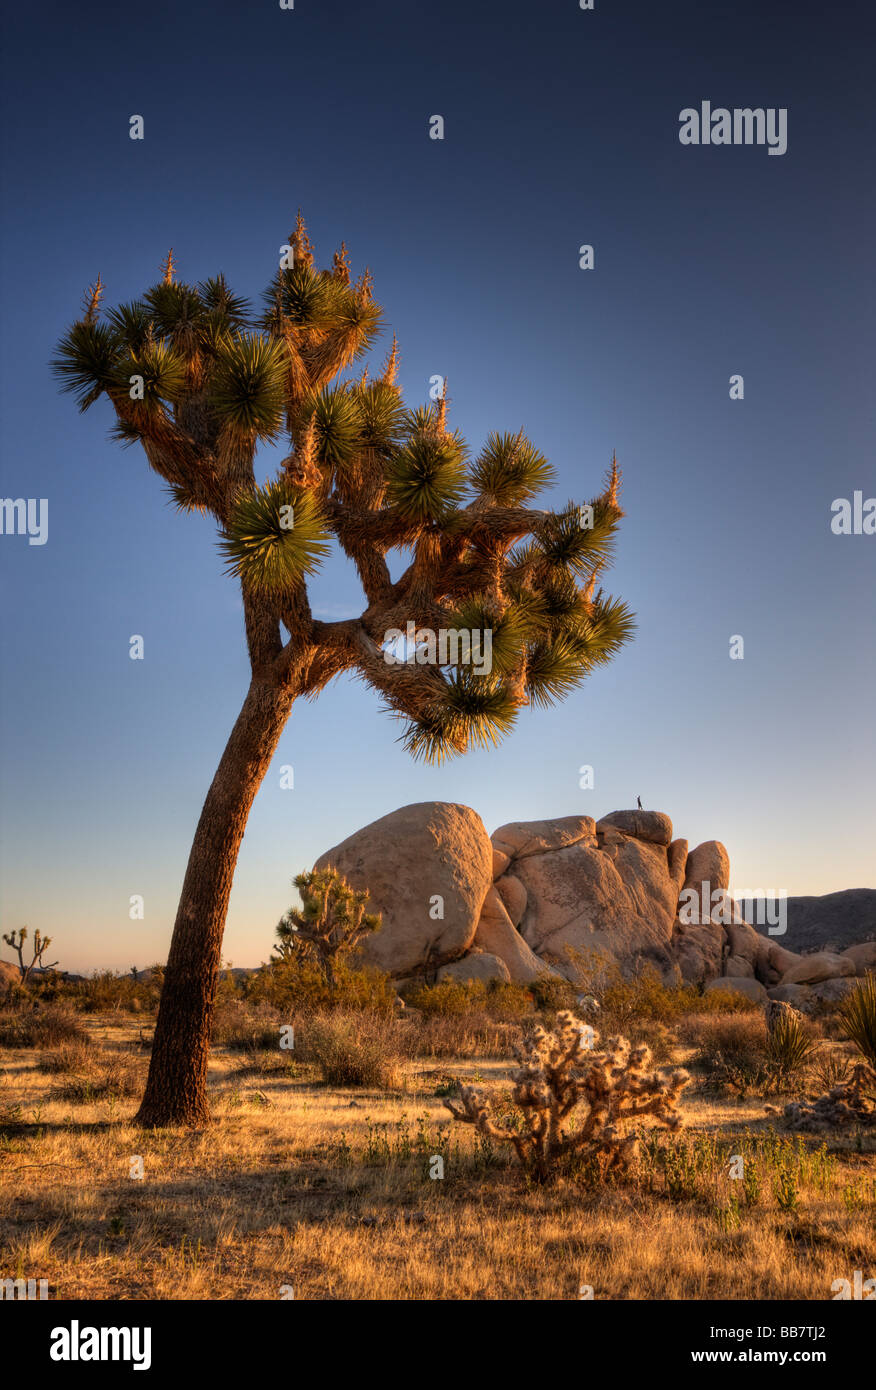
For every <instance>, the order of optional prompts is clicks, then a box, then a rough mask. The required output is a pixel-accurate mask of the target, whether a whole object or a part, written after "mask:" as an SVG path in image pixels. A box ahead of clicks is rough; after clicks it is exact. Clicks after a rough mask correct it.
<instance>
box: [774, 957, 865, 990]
mask: <svg viewBox="0 0 876 1390" xmlns="http://www.w3.org/2000/svg"><path fill="white" fill-rule="evenodd" d="M854 973H855V967H854V964H853V963H852V961H851V960H849V959H848V957H847V956H838V955H834V953H833V952H832V951H815V952H814V953H813V954H812V955H811V956H801V957H800V960H799V961H798V962H797V964H796V965H792V966H791V968H790V970H786V971H785V973H784V975H783V976H782V979H781V983H782V984H783V985H815V984H818V983H819V982H820V981H821V980H835V979H838V978H840V977H841V976H844V975H853V974H854Z"/></svg>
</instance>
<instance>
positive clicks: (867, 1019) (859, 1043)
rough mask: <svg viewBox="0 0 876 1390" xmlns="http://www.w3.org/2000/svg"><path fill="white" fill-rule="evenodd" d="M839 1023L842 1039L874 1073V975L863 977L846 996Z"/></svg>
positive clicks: (875, 998)
mask: <svg viewBox="0 0 876 1390" xmlns="http://www.w3.org/2000/svg"><path fill="white" fill-rule="evenodd" d="M839 1023H840V1027H841V1029H842V1034H843V1037H845V1038H847V1039H848V1041H849V1042H853V1043H854V1044H855V1047H856V1048H857V1049H858V1051H859V1052H860V1054H861V1056H862V1057H863V1058H864V1061H865V1062H866V1063H867V1065H868V1066H869V1067H872V1068H873V1069H874V1071H876V975H874V974H869V975H865V977H864V979H863V980H862V981H861V983H860V984H859V985H858V986H857V988H856V989H854V990H852V992H851V994H849V995H847V996H846V998H845V999H844V1000H843V1002H842V1005H841V1006H840V1010H839Z"/></svg>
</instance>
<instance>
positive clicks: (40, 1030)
mask: <svg viewBox="0 0 876 1390" xmlns="http://www.w3.org/2000/svg"><path fill="white" fill-rule="evenodd" d="M88 1040H89V1039H88V1033H87V1031H86V1030H85V1028H83V1026H82V1024H81V1023H80V1022H79V1019H78V1018H77V1017H76V1015H75V1014H74V1013H72V1012H71V1011H70V1010H69V1009H63V1008H59V1007H57V1006H55V1005H48V1006H46V1007H31V1008H29V1009H24V1008H22V1009H7V1010H5V1011H4V1012H3V1013H0V1046H4V1047H54V1046H57V1045H58V1044H59V1043H62V1042H74V1041H78V1042H82V1043H87V1042H88Z"/></svg>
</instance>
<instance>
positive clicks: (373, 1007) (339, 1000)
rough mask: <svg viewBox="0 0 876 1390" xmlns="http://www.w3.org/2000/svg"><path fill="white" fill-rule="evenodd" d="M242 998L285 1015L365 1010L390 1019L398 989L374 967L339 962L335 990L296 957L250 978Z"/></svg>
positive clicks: (317, 971) (318, 971)
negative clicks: (336, 1010)
mask: <svg viewBox="0 0 876 1390" xmlns="http://www.w3.org/2000/svg"><path fill="white" fill-rule="evenodd" d="M243 997H244V998H246V999H248V1000H252V1001H253V1002H254V1003H260V1002H264V1003H266V1004H271V1005H272V1006H273V1007H274V1008H276V1009H280V1010H282V1011H285V1012H289V1010H291V1009H295V1010H300V1011H301V1012H304V1013H310V1012H314V1011H316V1010H327V1009H340V1010H341V1011H342V1012H348V1011H350V1010H352V1009H362V1010H367V1011H368V1012H369V1013H373V1014H378V1015H381V1016H382V1017H384V1018H389V1017H391V1016H392V1013H393V1010H394V1007H395V988H394V986H393V984H392V982H391V981H390V978H389V976H388V975H387V974H385V973H383V972H382V971H380V970H376V969H373V968H372V967H367V968H363V969H357V968H355V967H354V966H352V965H351V964H350V963H349V962H348V961H345V960H338V961H336V962H335V966H334V989H333V990H332V989H330V988H329V986H328V984H327V983H326V980H325V977H324V975H323V973H322V971H321V969H320V968H319V966H318V965H317V964H316V963H315V962H314V961H311V960H308V959H307V958H306V957H299V956H297V955H295V956H291V957H289V959H287V960H282V961H271V962H270V963H269V964H268V965H266V966H263V967H262V969H261V970H259V971H257V972H256V973H255V974H253V975H251V976H250V977H249V978H248V979H247V980H246V981H245V982H244V986H243Z"/></svg>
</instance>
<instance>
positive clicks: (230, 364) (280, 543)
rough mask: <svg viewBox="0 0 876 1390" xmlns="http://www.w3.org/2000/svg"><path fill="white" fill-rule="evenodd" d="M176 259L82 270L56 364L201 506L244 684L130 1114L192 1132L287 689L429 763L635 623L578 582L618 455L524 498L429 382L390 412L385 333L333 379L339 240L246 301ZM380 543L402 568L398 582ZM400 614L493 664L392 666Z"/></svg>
mask: <svg viewBox="0 0 876 1390" xmlns="http://www.w3.org/2000/svg"><path fill="white" fill-rule="evenodd" d="M175 272H176V267H175V265H174V261H173V256H172V254H170V255H168V257H167V260H166V262H165V264H164V266H163V273H162V276H161V279H160V280H159V282H158V283H157V284H155V285H153V286H152V287H151V288H150V289H148V290H147V291H146V292H145V293H144V295H143V296H142V298H141V299H138V300H136V301H135V302H134V303H130V304H120V305H119V306H118V307H117V308H114V309H111V310H109V312H107V313H103V312H102V305H101V301H102V297H103V285H102V283H101V280H100V277H98V279H97V281H96V283H95V284H94V285H93V286H92V287H91V288H90V290H89V291H88V293H87V295H86V299H85V302H84V305H83V312H82V315H81V317H80V318H79V319H78V321H77V322H76V323H75V324H74V325H73V326H72V328H70V329H69V331H68V332H67V333H65V334H64V336H63V338H62V339H61V341H60V343H59V345H58V348H57V355H56V358H55V360H54V363H53V367H54V370H55V372H56V373H57V374H58V376H59V378H60V379H61V381H62V383H63V386H64V389H67V390H69V391H72V392H73V393H74V394H75V396H76V398H77V400H78V402H79V406H80V409H81V410H85V409H87V408H88V407H89V406H91V405H93V404H94V402H95V401H97V400H98V399H99V398H100V397H101V396H106V397H107V399H108V400H109V403H110V405H111V407H112V409H113V411H114V413H115V417H116V423H115V426H114V430H113V434H114V437H115V438H116V439H118V440H119V442H120V443H122V444H134V443H139V444H140V445H142V447H143V449H144V452H145V454H146V458H147V460H148V463H149V465H150V466H151V468H152V469H153V470H154V471H155V472H156V473H157V474H158V476H159V477H160V478H161V479H163V481H164V482H165V483H166V484H167V486H168V488H169V490H170V493H171V495H172V497H173V499H174V501H175V502H176V504H177V506H178V507H180V508H181V509H183V510H185V511H197V512H206V513H209V514H210V515H211V516H212V517H213V518H214V519H215V521H216V525H217V529H218V534H219V544H220V547H221V550H222V552H223V554H224V556H225V560H226V562H227V565H228V568H229V570H230V571H232V572H233V573H234V574H235V575H236V576H237V578H238V579H239V582H240V587H241V594H242V598H243V610H244V621H245V628H246V641H247V647H248V651H249V660H250V667H251V679H250V684H249V689H248V691H247V693H246V697H245V699H244V701H243V705H242V708H241V710H240V714H239V715H238V718H237V722H236V724H235V725H234V728H233V730H232V732H231V736H230V738H229V740H228V744H227V746H226V748H225V751H224V753H223V754H222V757H221V760H220V762H219V766H218V769H217V771H216V774H215V776H214V778H213V782H212V784H211V786H210V789H209V791H208V793H207V798H206V801H205V802H204V806H203V810H202V811H201V817H200V820H199V822H198V827H197V830H196V832H195V838H194V843H193V845H192V849H191V853H190V857H189V862H188V868H187V870H186V874H185V879H184V881H183V887H182V894H181V897H180V902H179V908H178V911H177V917H176V923H175V926H174V932H173V939H172V941H171V946H170V953H169V956H168V960H167V970H166V975H165V981H164V989H163V992H162V996H161V1005H160V1010H159V1015H158V1020H157V1024H156V1029H155V1041H154V1046H153V1051H152V1058H151V1064H150V1068H149V1078H148V1082H147V1086H146V1092H145V1095H144V1097H143V1102H142V1105H141V1107H140V1111H139V1115H138V1117H137V1118H138V1120H139V1123H140V1124H143V1125H170V1124H176V1123H181V1124H187V1125H194V1126H199V1125H202V1124H204V1123H206V1122H207V1120H208V1119H209V1110H208V1106H207V1098H206V1076H207V1058H208V1050H209V1039H210V1030H211V1026H212V1017H213V1010H214V1005H215V999H216V990H217V981H218V974H219V966H220V958H221V951H222V936H223V931H224V926H225V917H226V913H227V909H228V899H229V895H230V892H231V883H232V879H233V876H234V869H235V865H236V862H237V855H238V850H239V848H240V842H241V839H242V837H243V832H244V829H245V826H246V822H247V817H248V815H249V811H250V808H251V806H252V803H253V800H254V798H255V795H256V792H257V791H258V789H259V787H260V785H261V783H262V780H263V778H264V776H265V774H266V772H267V770H268V767H269V766H270V763H271V759H272V758H273V755H274V751H275V749H276V747H277V743H278V741H279V738H280V735H281V733H282V732H283V729H284V727H285V725H286V721H287V719H288V717H289V712H290V710H291V708H292V705H293V703H294V701H295V700H296V699H297V698H299V697H301V696H305V697H309V698H312V697H314V696H316V695H318V694H319V692H320V691H321V690H323V689H324V688H325V686H326V685H327V684H328V683H329V681H331V680H332V679H333V678H334V677H335V676H339V675H341V674H343V673H350V674H353V675H355V676H358V677H360V678H361V679H363V680H364V681H365V682H366V683H367V684H368V685H370V686H371V687H372V689H374V690H376V691H377V692H378V694H379V695H381V696H382V698H383V701H384V703H385V706H386V708H387V709H388V710H389V711H390V712H391V713H393V714H394V715H397V716H399V717H400V718H401V719H403V720H404V721H405V728H404V732H403V734H402V740H403V743H404V745H405V747H406V748H407V749H408V750H409V751H410V753H411V754H412V755H414V756H415V757H423V758H426V759H429V760H439V759H441V758H443V757H446V756H448V755H450V754H455V753H462V752H464V751H466V750H467V749H468V748H469V747H470V746H471V745H472V744H479V745H481V746H486V745H489V744H493V743H496V742H497V741H498V740H499V739H500V738H501V737H502V736H503V735H504V734H506V733H507V732H508V731H509V729H510V728H511V727H512V725H513V723H514V720H515V716H516V715H517V712H518V710H519V709H520V708H521V707H522V706H525V705H530V704H532V705H537V706H538V705H547V704H550V703H551V702H553V701H555V700H559V699H562V698H564V697H565V696H567V695H568V694H569V693H570V692H571V691H572V690H574V689H575V687H576V686H577V685H578V684H579V683H580V682H581V681H582V680H583V679H584V677H585V676H586V675H587V674H588V672H590V671H591V670H592V669H593V667H594V666H596V665H598V664H599V663H602V662H607V661H609V660H610V659H611V658H612V657H613V656H614V654H615V653H616V652H617V651H618V649H619V648H620V646H621V645H622V644H623V643H624V642H625V641H626V640H627V638H628V637H629V635H630V633H631V630H632V626H633V623H632V618H631V615H630V613H629V611H628V609H627V608H626V606H625V605H624V604H623V603H621V602H618V601H616V600H614V599H612V598H610V597H608V596H605V595H604V594H603V592H602V590H601V589H599V590H597V587H596V585H597V579H598V577H599V575H600V573H601V571H602V570H603V568H604V567H605V566H606V564H607V562H608V561H609V558H610V555H611V550H612V542H613V539H614V537H615V533H616V529H617V525H618V521H619V519H620V517H621V516H622V512H621V509H620V505H619V502H618V486H619V473H618V469H617V465H616V464H615V463H614V461H612V467H611V471H610V474H609V476H608V478H607V481H606V483H605V485H604V486H603V489H602V491H601V492H600V493H599V495H598V496H596V497H594V498H593V499H592V501H591V502H590V503H589V504H588V505H587V506H586V507H578V506H577V505H575V504H573V503H569V504H568V505H567V506H565V507H563V508H561V509H560V510H559V511H545V510H537V509H534V508H531V507H530V506H528V505H527V504H528V503H529V502H530V500H531V499H532V498H533V497H534V496H535V494H536V493H537V492H538V491H539V490H540V489H542V488H543V487H544V486H545V485H546V484H548V483H549V482H551V480H552V478H553V471H552V469H551V467H550V465H549V464H548V462H547V460H546V459H545V458H544V457H543V456H542V454H540V453H539V452H538V450H537V449H536V448H535V447H534V445H533V444H531V443H530V441H529V440H528V439H527V438H526V437H525V435H524V434H523V433H522V431H517V432H516V433H511V434H491V435H490V436H489V438H488V440H487V442H486V445H485V447H484V448H483V450H482V452H481V453H480V455H479V457H478V458H477V459H476V460H474V461H473V462H472V461H469V459H468V455H467V450H466V446H465V443H464V441H463V439H462V437H461V435H460V434H459V432H458V431H457V430H451V429H450V427H449V425H448V420H447V404H448V402H447V396H446V383H445V390H444V393H443V394H442V397H441V399H439V400H436V401H433V402H431V403H429V404H427V405H424V406H420V407H417V408H415V409H413V410H406V409H405V407H404V405H403V402H402V398H401V392H400V389H399V387H398V385H397V382H396V373H397V369H398V351H397V347H396V344H395V341H394V340H393V346H392V350H391V352H390V353H389V356H388V358H387V360H386V362H385V365H384V366H383V368H382V371H381V374H380V375H379V376H378V377H377V378H376V379H374V380H369V376H368V371H367V369H366V370H365V371H364V372H362V373H361V375H360V376H359V377H358V379H355V380H354V379H351V378H349V377H347V378H343V379H341V377H340V375H339V374H341V373H343V372H345V371H346V369H348V368H349V367H351V366H352V364H353V363H355V362H357V361H358V360H360V359H361V358H362V357H363V355H364V354H365V353H367V352H368V351H369V349H370V348H371V347H372V345H373V343H374V341H375V338H376V335H377V333H378V331H379V329H380V327H381V310H380V308H379V306H378V304H377V303H376V302H375V300H374V297H373V294H372V282H371V276H370V274H369V272H368V271H367V270H366V271H365V272H364V273H363V274H362V275H361V276H360V277H359V279H358V280H357V281H356V282H355V284H354V283H351V280H350V268H349V260H348V258H347V254H346V249H345V248H344V246H342V247H341V249H340V251H337V252H335V255H334V260H333V264H332V268H331V269H330V270H318V269H317V268H316V266H315V263H314V253H313V247H312V245H311V243H310V239H309V237H308V235H307V231H306V229H305V226H304V223H303V221H302V219H301V216H300V214H299V218H298V223H297V226H296V228H295V231H294V232H293V233H291V235H290V237H289V243H288V245H287V246H285V247H284V248H283V250H282V255H281V260H280V268H279V269H278V270H277V271H276V272H275V274H274V275H273V278H272V279H271V281H270V283H269V285H268V288H267V290H266V292H265V294H264V299H263V305H262V308H261V311H260V312H258V313H255V314H253V313H252V312H251V311H250V308H249V306H248V305H247V303H246V302H245V301H244V300H243V299H241V298H240V297H238V296H237V295H235V294H234V293H233V292H232V290H231V289H230V287H229V286H228V284H227V283H226V281H225V279H224V277H223V276H222V275H217V276H215V277H214V278H213V279H209V280H204V281H202V282H201V283H200V284H198V285H190V284H184V283H181V282H179V281H178V280H177V279H176V274H175ZM283 437H285V439H286V440H287V441H288V445H289V452H288V454H287V456H286V457H285V458H284V459H283V461H282V463H281V464H280V465H279V467H278V468H277V471H276V473H275V475H274V477H273V478H272V479H271V480H270V481H268V482H265V483H264V484H261V485H260V484H259V483H257V482H256V475H255V467H254V465H255V457H256V450H257V448H258V446H259V444H261V443H263V442H268V441H273V440H276V439H278V438H283ZM332 543H335V544H337V545H338V546H339V547H340V549H341V550H342V551H343V552H344V553H345V554H346V555H347V556H348V557H349V558H350V560H351V561H352V563H353V565H354V566H355V568H356V570H357V572H358V576H359V579H360V582H361V584H362V588H363V591H364V607H363V611H362V612H361V613H360V614H359V615H358V616H351V617H350V618H347V619H345V620H343V621H340V622H321V621H319V620H318V619H316V618H314V616H313V614H312V612H311V608H310V602H309V599H308V591H307V576H308V575H309V574H311V573H312V572H313V571H314V570H316V569H317V568H318V566H319V564H320V562H321V560H322V559H323V557H324V556H325V555H327V554H328V553H329V551H330V549H331V546H332ZM397 549H401V550H407V551H408V552H409V553H410V563H409V564H408V566H407V568H406V569H405V570H404V571H403V572H402V573H401V574H400V575H399V576H398V577H397V578H395V579H394V578H393V577H392V575H391V573H390V567H389V564H388V562H387V555H388V553H389V552H390V551H394V550H397ZM196 620H197V619H196V615H195V613H194V611H193V613H192V621H193V622H195V621H196ZM409 621H411V622H413V623H414V624H415V627H416V630H417V631H419V630H420V629H424V630H427V631H431V632H433V633H434V632H437V631H440V630H442V629H467V630H468V631H471V630H475V629H483V630H489V631H491V633H492V669H491V672H490V673H489V674H488V675H477V674H475V673H474V672H473V671H472V669H471V667H470V666H466V665H465V664H464V651H463V653H462V654H460V651H459V649H458V647H457V648H454V650H453V660H452V661H448V662H446V663H444V664H443V667H442V665H439V664H419V661H418V660H417V659H416V657H415V652H410V651H409V652H408V653H407V656H408V658H409V659H408V660H404V659H402V660H400V661H399V660H396V661H393V660H392V659H391V653H390V650H389V645H390V638H389V636H388V634H389V632H390V631H391V630H395V631H398V630H402V631H407V630H408V629H407V624H408V622H409ZM385 644H387V651H386V654H385V653H384V645H385ZM461 655H462V659H460V657H461Z"/></svg>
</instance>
